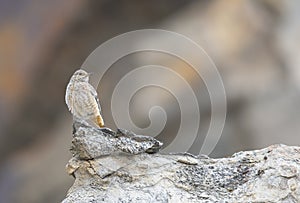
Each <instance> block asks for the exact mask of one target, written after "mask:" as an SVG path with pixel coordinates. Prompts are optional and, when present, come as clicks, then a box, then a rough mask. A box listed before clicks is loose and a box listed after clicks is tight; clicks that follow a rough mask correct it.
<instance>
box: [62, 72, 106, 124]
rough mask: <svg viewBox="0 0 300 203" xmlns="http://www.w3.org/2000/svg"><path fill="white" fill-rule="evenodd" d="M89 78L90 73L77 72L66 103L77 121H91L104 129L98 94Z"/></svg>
mask: <svg viewBox="0 0 300 203" xmlns="http://www.w3.org/2000/svg"><path fill="white" fill-rule="evenodd" d="M89 77H90V73H87V72H86V71H84V70H82V69H79V70H77V71H76V72H75V73H74V74H73V76H72V77H71V79H70V81H69V84H68V86H67V89H66V95H65V101H66V104H67V106H68V108H69V111H71V113H72V114H73V118H74V119H75V120H81V121H82V120H84V121H86V120H91V121H93V122H95V123H96V124H97V125H99V126H100V127H104V121H103V118H102V116H101V114H100V112H101V107H100V103H99V100H98V97H97V92H96V90H95V89H94V87H93V86H92V85H91V84H90V83H89Z"/></svg>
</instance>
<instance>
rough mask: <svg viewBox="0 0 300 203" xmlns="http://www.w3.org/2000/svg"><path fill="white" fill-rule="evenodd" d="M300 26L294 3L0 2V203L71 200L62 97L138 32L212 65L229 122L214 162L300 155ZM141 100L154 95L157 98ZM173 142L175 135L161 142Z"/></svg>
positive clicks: (205, 110)
mask: <svg viewBox="0 0 300 203" xmlns="http://www.w3.org/2000/svg"><path fill="white" fill-rule="evenodd" d="M299 19H300V2H299V1H297V0H288V1H279V0H275V1H273V0H264V1H250V0H248V1H246V0H245V1H225V0H220V1H196V0H186V1H181V0H166V1H146V0H142V1H141V0H132V1H108V0H102V1H84V0H72V1H67V0H53V1H36V0H28V1H18V2H16V1H9V0H1V1H0V153H1V157H0V202H1V203H2V202H23V203H29V202H30V203H37V202H44V203H48V202H49V203H50V202H60V201H61V200H62V199H63V198H64V197H65V195H66V193H67V190H68V188H69V187H70V186H71V185H72V183H73V178H72V177H69V176H68V175H67V174H66V173H65V165H66V163H67V161H68V159H69V158H70V157H71V154H70V152H69V151H68V149H69V147H70V144H71V143H70V142H71V133H72V126H71V125H72V118H71V114H70V113H69V112H68V111H67V108H66V105H65V103H64V93H65V87H66V85H67V83H68V80H69V78H70V76H71V75H72V74H73V72H74V71H75V70H76V69H78V68H79V67H80V66H81V65H82V63H83V62H84V60H85V59H86V58H87V56H88V55H89V54H90V53H91V52H92V51H93V50H94V49H95V48H97V47H98V46H99V45H100V44H101V43H103V42H105V41H106V40H108V39H110V38H112V37H114V36H116V35H118V34H122V33H124V32H128V31H132V30H136V29H144V28H161V29H167V30H171V31H175V32H178V33H181V34H184V35H186V36H188V37H190V38H191V39H192V40H194V41H195V42H197V43H198V44H199V45H201V46H202V47H203V48H204V49H205V50H206V52H207V53H208V54H209V55H210V57H211V58H212V59H213V61H214V62H215V63H216V65H217V67H218V70H219V72H220V74H221V77H222V79H223V82H224V86H225V90H226V96H227V102H228V103H227V110H228V112H227V119H226V123H225V128H224V131H223V134H222V137H221V139H220V140H219V142H218V144H217V146H216V148H215V150H214V151H213V153H212V154H211V156H212V157H222V156H229V155H231V154H233V153H234V152H237V151H240V150H249V149H259V148H263V147H266V146H269V145H271V144H275V143H283V144H287V145H299V144H300V136H299V134H298V132H299V131H300V125H299V124H300V108H299V104H300V90H299V88H300V55H299V54H300V21H299ZM164 60H167V58H165V59H164ZM170 60H171V59H170ZM170 64H173V65H171V66H174V67H175V69H177V71H179V72H180V71H181V72H186V74H187V75H186V76H187V77H186V78H187V80H190V81H189V82H190V83H191V84H194V86H195V87H199V88H200V89H201V88H204V89H205V87H202V85H203V84H202V83H201V81H200V80H201V79H199V78H194V77H192V76H193V72H192V71H189V69H188V68H186V69H185V66H186V64H183V63H182V62H176V61H175V62H170ZM122 65H124V63H123V64H122V63H121V64H120V65H119V67H121V66H122ZM131 65H132V64H131ZM114 66H118V64H114ZM113 70H114V71H110V73H109V74H107V75H106V77H105V78H104V80H103V81H102V83H103V84H102V85H101V84H100V90H99V89H98V92H99V94H100V95H101V98H102V100H101V102H102V108H103V114H104V118H105V119H106V124H107V126H108V127H111V128H113V129H115V127H116V126H115V124H114V123H113V120H112V119H111V115H109V114H110V113H109V111H110V109H109V108H108V107H109V102H110V101H109V100H108V99H106V98H109V97H106V95H108V94H109V92H110V91H111V89H112V87H111V84H110V83H109V82H110V81H115V80H116V78H118V77H119V76H118V74H117V75H115V76H114V74H113V73H114V72H120V71H116V70H118V68H114V69H113ZM121 72H122V71H121ZM198 80H199V81H200V82H197V81H198ZM195 81H196V82H195ZM108 83H109V84H108ZM112 83H113V82H112ZM145 91H146V92H147V94H148V95H149V94H150V95H151V94H152V93H155V89H153V90H150V89H146V90H145ZM160 95H161V96H158V97H155V100H156V101H157V102H158V103H159V102H162V103H164V104H165V105H166V108H168V107H170V109H169V111H170V112H171V114H170V115H169V116H168V121H169V119H170V123H167V124H168V125H171V126H176V125H177V124H178V119H176V118H177V117H178V115H177V114H176V113H178V112H177V111H178V109H172V106H174V107H178V106H176V103H175V104H174V105H170V106H169V105H168V103H169V102H168V101H169V100H170V102H171V101H172V99H173V98H172V96H170V95H168V94H160ZM203 95H204V96H203V98H202V99H203V103H201V102H200V103H201V106H200V110H201V121H202V123H204V124H205V125H204V126H203V127H201V126H200V128H201V129H200V130H203V131H205V129H207V122H209V119H210V105H209V102H207V94H206V96H205V93H203ZM137 96H138V95H137ZM138 98H141V97H138ZM142 98H143V97H142ZM199 100H200V101H201V98H200V99H199ZM138 101H139V99H137V101H136V102H137V103H136V106H138ZM140 102H143V100H141V101H140ZM105 107H106V108H105ZM172 112H173V113H172ZM174 112H175V113H174ZM145 115H146V114H145ZM172 115H173V117H172ZM134 120H135V121H136V122H137V123H139V125H140V126H144V125H147V122H148V120H147V117H146V116H143V115H140V114H137V115H136V116H135V117H134ZM201 125H202V124H201ZM205 126H206V127H205ZM172 133H174V131H172V128H169V130H166V131H163V134H162V135H163V136H165V137H168V136H172ZM159 137H160V138H161V139H164V138H162V137H161V135H160V136H159ZM199 139H200V141H199V142H201V139H202V138H199ZM166 141H167V140H166ZM194 147H195V146H194ZM196 147H197V146H196Z"/></svg>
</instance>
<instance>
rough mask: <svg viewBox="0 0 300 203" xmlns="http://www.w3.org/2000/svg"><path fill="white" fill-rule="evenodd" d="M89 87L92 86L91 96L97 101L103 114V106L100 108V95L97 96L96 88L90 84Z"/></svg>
mask: <svg viewBox="0 0 300 203" xmlns="http://www.w3.org/2000/svg"><path fill="white" fill-rule="evenodd" d="M89 86H90V88H89V89H90V91H91V94H92V95H93V97H94V99H95V101H96V102H97V105H98V109H99V112H101V106H100V102H99V99H98V94H97V92H96V90H95V89H94V87H93V86H92V85H91V84H89Z"/></svg>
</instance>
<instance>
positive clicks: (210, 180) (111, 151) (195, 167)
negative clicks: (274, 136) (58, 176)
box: [63, 123, 300, 203]
mask: <svg viewBox="0 0 300 203" xmlns="http://www.w3.org/2000/svg"><path fill="white" fill-rule="evenodd" d="M74 126H75V128H74V134H73V141H72V148H71V151H72V153H73V158H72V159H71V160H70V161H69V163H68V164H67V172H68V173H69V174H70V175H73V176H74V177H75V182H74V184H73V186H72V187H71V188H70V190H69V191H68V194H67V197H66V198H65V199H64V200H63V202H64V203H68V202H299V201H300V187H299V179H300V175H299V171H300V147H291V146H285V145H273V146H270V147H268V148H265V149H261V150H255V151H246V152H238V153H236V154H234V155H233V156H231V157H228V158H221V159H211V158H209V157H206V156H193V155H191V154H187V153H182V154H160V153H154V152H157V151H158V149H159V148H160V147H161V143H160V142H159V141H157V140H155V139H154V138H152V137H147V136H138V135H135V134H133V133H131V132H129V131H124V130H119V131H118V132H114V131H111V130H110V129H97V128H94V127H91V126H89V125H86V124H78V123H77V124H75V125H74Z"/></svg>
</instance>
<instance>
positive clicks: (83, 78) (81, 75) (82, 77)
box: [72, 69, 90, 82]
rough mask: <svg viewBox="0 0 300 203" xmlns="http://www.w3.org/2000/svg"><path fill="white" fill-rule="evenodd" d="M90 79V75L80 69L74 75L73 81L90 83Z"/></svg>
mask: <svg viewBox="0 0 300 203" xmlns="http://www.w3.org/2000/svg"><path fill="white" fill-rule="evenodd" d="M89 77H90V73H87V72H85V71H84V70H82V69H79V70H77V71H76V72H75V73H74V74H73V76H72V79H73V80H75V81H78V82H88V81H89Z"/></svg>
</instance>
